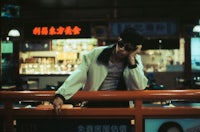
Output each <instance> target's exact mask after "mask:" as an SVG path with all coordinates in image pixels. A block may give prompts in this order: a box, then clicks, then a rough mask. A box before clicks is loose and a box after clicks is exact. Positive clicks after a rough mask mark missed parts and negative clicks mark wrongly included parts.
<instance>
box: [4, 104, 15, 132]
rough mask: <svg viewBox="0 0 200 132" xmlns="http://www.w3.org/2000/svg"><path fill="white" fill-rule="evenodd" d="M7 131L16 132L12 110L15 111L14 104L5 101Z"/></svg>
mask: <svg viewBox="0 0 200 132" xmlns="http://www.w3.org/2000/svg"><path fill="white" fill-rule="evenodd" d="M4 107H5V109H4V110H5V130H6V132H14V125H13V116H12V109H13V102H12V100H6V101H5V106H4Z"/></svg>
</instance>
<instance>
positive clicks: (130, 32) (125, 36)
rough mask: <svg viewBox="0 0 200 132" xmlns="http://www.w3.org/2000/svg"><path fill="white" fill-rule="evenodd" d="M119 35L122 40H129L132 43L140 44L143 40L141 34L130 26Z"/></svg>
mask: <svg viewBox="0 0 200 132" xmlns="http://www.w3.org/2000/svg"><path fill="white" fill-rule="evenodd" d="M120 37H121V38H122V41H125V42H130V43H131V44H133V45H138V44H142V43H143V41H144V38H143V36H142V35H141V34H140V33H139V32H137V31H136V30H135V29H134V28H132V27H129V28H126V29H125V30H124V31H123V32H122V33H121V34H120Z"/></svg>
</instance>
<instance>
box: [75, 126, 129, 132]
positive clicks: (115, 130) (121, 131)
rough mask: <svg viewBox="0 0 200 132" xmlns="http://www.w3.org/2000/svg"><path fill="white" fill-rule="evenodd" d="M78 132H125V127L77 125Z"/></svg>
mask: <svg viewBox="0 0 200 132" xmlns="http://www.w3.org/2000/svg"><path fill="white" fill-rule="evenodd" d="M78 132H127V126H126V125H79V126H78Z"/></svg>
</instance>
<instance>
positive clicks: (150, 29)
mask: <svg viewBox="0 0 200 132" xmlns="http://www.w3.org/2000/svg"><path fill="white" fill-rule="evenodd" d="M126 27H133V28H135V29H136V30H137V31H139V32H140V33H141V34H143V35H145V36H170V35H175V34H176V33H177V27H176V23H175V22H164V21H163V22H113V23H110V32H111V35H110V36H111V37H116V36H118V34H119V33H120V32H122V31H123V30H124V29H125V28H126Z"/></svg>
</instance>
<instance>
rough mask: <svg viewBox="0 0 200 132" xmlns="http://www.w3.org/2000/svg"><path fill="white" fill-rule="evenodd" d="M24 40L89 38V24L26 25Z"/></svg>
mask: <svg viewBox="0 0 200 132" xmlns="http://www.w3.org/2000/svg"><path fill="white" fill-rule="evenodd" d="M24 32H25V33H24V35H25V37H26V38H52V39H55V38H66V37H67V38H90V37H91V29H90V23H67V24H66V23H65V24H63V23H61V24H47V23H41V24H34V25H33V24H26V26H25V31H24Z"/></svg>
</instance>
